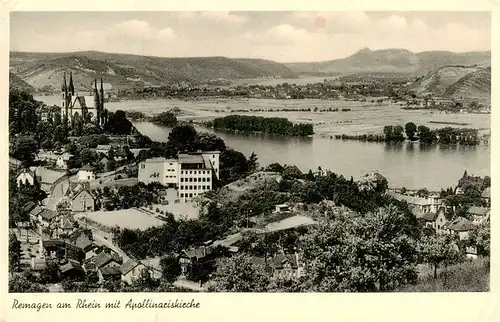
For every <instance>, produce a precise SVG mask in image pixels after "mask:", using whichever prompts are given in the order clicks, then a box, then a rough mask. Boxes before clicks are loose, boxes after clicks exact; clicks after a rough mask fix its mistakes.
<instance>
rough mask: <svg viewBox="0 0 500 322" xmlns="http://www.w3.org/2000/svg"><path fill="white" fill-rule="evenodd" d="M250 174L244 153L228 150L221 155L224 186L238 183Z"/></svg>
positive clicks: (221, 173) (221, 179)
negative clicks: (237, 181)
mask: <svg viewBox="0 0 500 322" xmlns="http://www.w3.org/2000/svg"><path fill="white" fill-rule="evenodd" d="M247 172H248V161H247V158H246V157H245V155H243V153H241V152H238V151H235V150H233V149H227V150H224V151H222V152H221V154H220V181H221V182H222V184H227V183H229V182H233V181H236V180H238V179H240V178H241V177H242V176H243V175H245V174H246V173H247Z"/></svg>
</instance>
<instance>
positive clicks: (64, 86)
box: [61, 72, 68, 92]
mask: <svg viewBox="0 0 500 322" xmlns="http://www.w3.org/2000/svg"><path fill="white" fill-rule="evenodd" d="M67 89H68V85H67V84H66V72H64V73H63V85H62V87H61V90H62V91H63V92H66V90H67Z"/></svg>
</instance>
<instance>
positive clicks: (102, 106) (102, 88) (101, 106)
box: [99, 78, 104, 112]
mask: <svg viewBox="0 0 500 322" xmlns="http://www.w3.org/2000/svg"><path fill="white" fill-rule="evenodd" d="M100 95H101V102H100V103H101V104H100V105H99V107H100V108H101V112H102V110H103V109H104V86H103V84H102V78H101V93H100Z"/></svg>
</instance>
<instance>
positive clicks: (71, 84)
mask: <svg viewBox="0 0 500 322" xmlns="http://www.w3.org/2000/svg"><path fill="white" fill-rule="evenodd" d="M68 90H69V91H70V92H71V94H73V95H74V94H75V86H73V72H71V71H70V72H69V89H68Z"/></svg>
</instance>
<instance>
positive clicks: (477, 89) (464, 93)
mask: <svg viewBox="0 0 500 322" xmlns="http://www.w3.org/2000/svg"><path fill="white" fill-rule="evenodd" d="M444 96H447V97H452V98H457V99H458V98H461V97H468V98H477V99H486V100H490V99H491V68H490V67H488V68H484V69H480V70H478V71H475V72H473V73H470V74H467V75H465V76H463V77H462V78H460V79H459V80H458V81H457V82H455V83H454V84H452V85H450V86H449V87H448V88H447V89H446V91H445V92H444Z"/></svg>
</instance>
